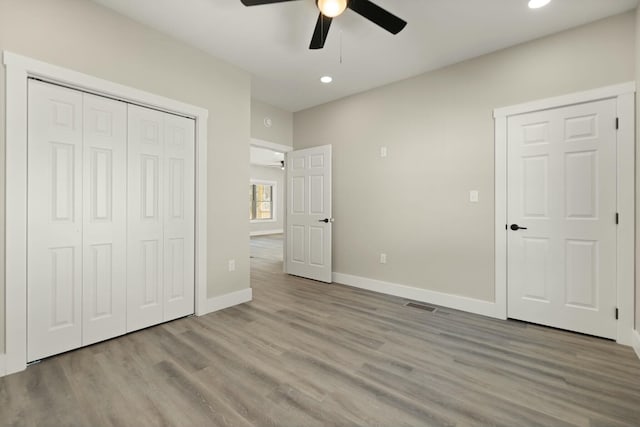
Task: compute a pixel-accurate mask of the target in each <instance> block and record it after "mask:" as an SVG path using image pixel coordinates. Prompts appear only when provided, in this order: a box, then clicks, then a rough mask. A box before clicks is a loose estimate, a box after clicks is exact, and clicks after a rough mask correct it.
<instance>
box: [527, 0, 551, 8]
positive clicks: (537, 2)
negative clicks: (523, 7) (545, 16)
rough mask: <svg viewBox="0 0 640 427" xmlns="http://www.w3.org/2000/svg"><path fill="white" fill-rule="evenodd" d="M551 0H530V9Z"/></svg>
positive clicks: (544, 4) (539, 6)
mask: <svg viewBox="0 0 640 427" xmlns="http://www.w3.org/2000/svg"><path fill="white" fill-rule="evenodd" d="M550 1H551V0H529V8H530V9H538V8H541V7H542V6H546V5H548V4H549V2H550Z"/></svg>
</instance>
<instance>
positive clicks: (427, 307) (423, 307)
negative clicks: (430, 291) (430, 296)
mask: <svg viewBox="0 0 640 427" xmlns="http://www.w3.org/2000/svg"><path fill="white" fill-rule="evenodd" d="M405 307H413V308H419V309H420V310H424V311H428V312H430V313H434V312H435V311H436V310H437V308H436V307H434V306H432V305H426V304H418V303H417V302H408V303H406V304H405Z"/></svg>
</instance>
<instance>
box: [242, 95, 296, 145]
mask: <svg viewBox="0 0 640 427" xmlns="http://www.w3.org/2000/svg"><path fill="white" fill-rule="evenodd" d="M267 117H268V118H270V119H271V127H266V126H265V125H264V119H265V118H267ZM251 137H252V138H256V139H261V140H263V141H269V142H275V143H276V144H282V145H288V146H290V147H291V146H293V113H290V112H289V111H285V110H283V109H281V108H278V107H274V106H273V105H271V104H267V103H265V102H262V101H258V100H257V99H252V100H251Z"/></svg>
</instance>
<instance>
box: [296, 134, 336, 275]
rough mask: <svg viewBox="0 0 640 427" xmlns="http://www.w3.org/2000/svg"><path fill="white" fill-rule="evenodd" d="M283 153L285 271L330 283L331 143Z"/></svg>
mask: <svg viewBox="0 0 640 427" xmlns="http://www.w3.org/2000/svg"><path fill="white" fill-rule="evenodd" d="M286 157H287V167H286V180H287V207H286V209H287V218H286V228H287V229H286V262H285V267H286V272H287V273H289V274H294V275H296V276H302V277H307V278H309V279H314V280H319V281H322V282H327V283H331V282H332V279H331V232H332V223H333V218H332V216H331V145H323V146H320V147H313V148H308V149H305V150H295V151H291V152H289V153H287V154H286Z"/></svg>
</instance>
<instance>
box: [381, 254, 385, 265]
mask: <svg viewBox="0 0 640 427" xmlns="http://www.w3.org/2000/svg"><path fill="white" fill-rule="evenodd" d="M386 263H387V254H380V264H386Z"/></svg>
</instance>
